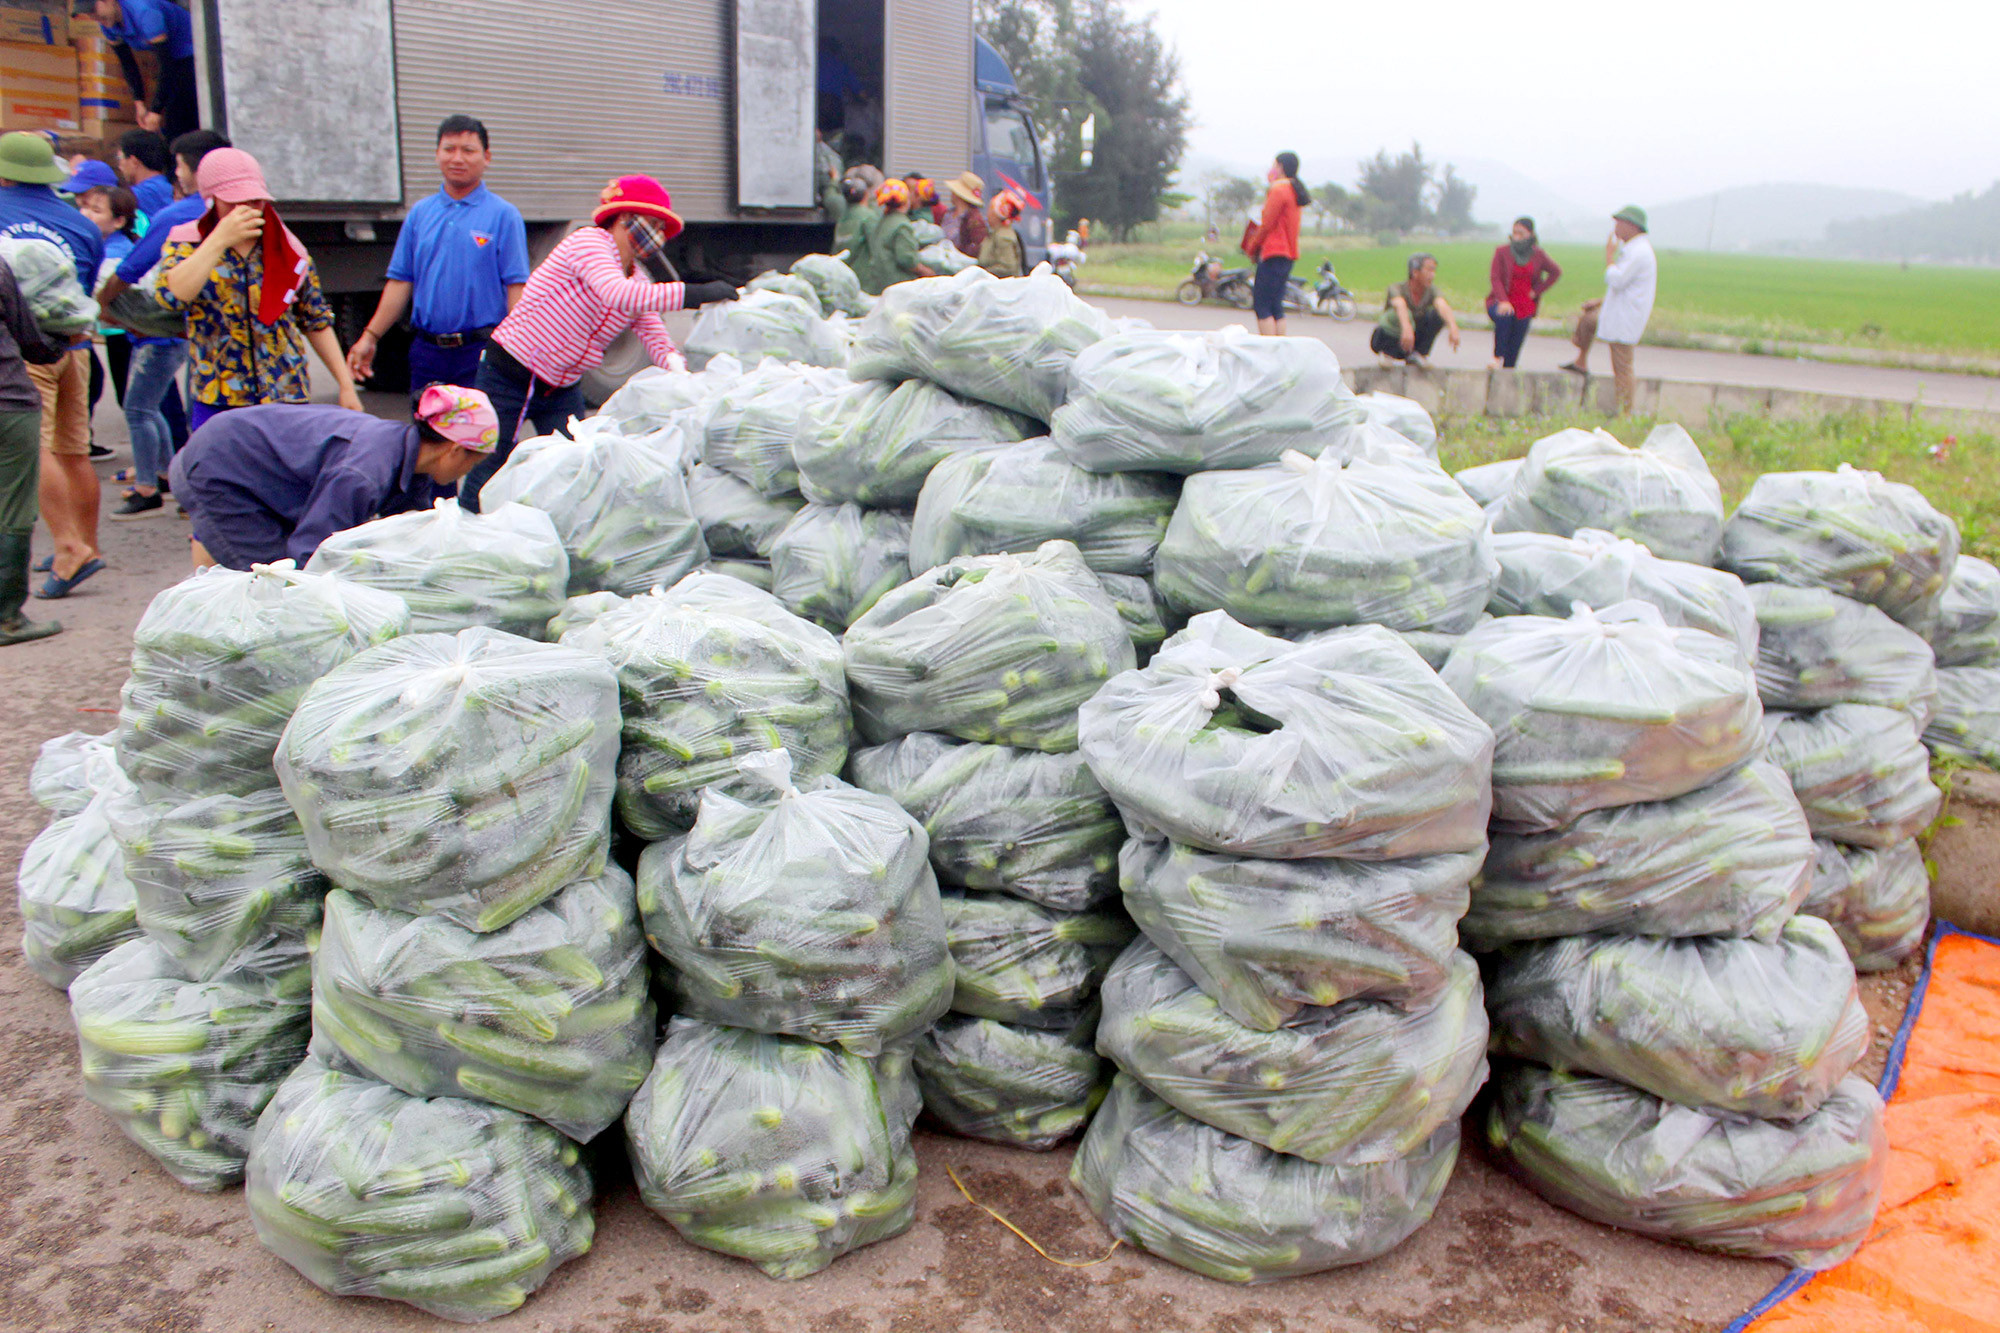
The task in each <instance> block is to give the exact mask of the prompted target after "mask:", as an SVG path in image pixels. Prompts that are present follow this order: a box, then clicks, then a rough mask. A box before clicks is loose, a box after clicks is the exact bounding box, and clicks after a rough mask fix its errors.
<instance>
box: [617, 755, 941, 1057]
mask: <svg viewBox="0 0 2000 1333" xmlns="http://www.w3.org/2000/svg"><path fill="white" fill-rule="evenodd" d="M743 773H744V776H745V777H746V778H748V779H750V780H751V781H753V782H756V783H759V784H763V786H764V791H763V793H762V795H761V797H753V798H751V799H749V800H738V799H736V798H735V797H732V796H728V795H725V794H724V793H723V792H722V791H720V790H718V789H716V788H710V789H709V790H708V791H707V792H706V793H704V794H703V796H702V801H701V814H700V816H699V817H698V818H697V819H696V820H695V825H694V829H693V831H692V832H690V833H689V834H687V835H686V836H685V837H681V838H675V839H673V840H671V841H669V842H661V843H655V844H653V846H651V847H649V848H647V849H646V852H645V854H644V855H643V856H641V857H640V858H639V907H640V910H641V911H642V912H643V913H644V916H645V922H646V937H647V938H648V939H649V940H651V941H652V944H653V947H654V948H655V949H658V950H659V951H660V953H661V954H662V955H663V956H665V958H666V959H667V961H668V962H669V963H671V964H672V965H673V978H674V985H675V989H676V991H677V994H678V998H679V1001H680V1011H681V1012H682V1013H685V1014H689V1015H691V1016H693V1017H696V1018H702V1019H705V1020H707V1021H709V1022H713V1023H727V1024H729V1025H730V1026H731V1027H739V1028H750V1029H753V1030H755V1031H758V1032H770V1033H782V1034H787V1035H791V1036H799V1037H805V1038H808V1039H809V1040H812V1041H818V1042H829V1043H838V1044H839V1045H841V1046H842V1047H844V1048H846V1049H847V1050H850V1051H855V1052H858V1053H860V1054H862V1055H866V1056H875V1055H879V1054H880V1053H881V1052H882V1050H883V1049H884V1048H885V1047H887V1046H889V1045H891V1044H893V1043H895V1042H898V1041H900V1040H902V1039H904V1038H906V1037H911V1036H914V1035H915V1034H917V1033H919V1032H921V1031H923V1030H924V1029H925V1028H927V1027H929V1026H930V1025H931V1023H932V1021H933V1020H935V1019H936V1018H937V1016H938V1015H939V1014H941V1013H943V1012H944V1011H945V1007H946V1006H947V1005H948V1004H949V1003H950V1002H951V984H952V970H951V957H950V954H949V953H948V952H947V947H946V941H945V922H944V914H943V908H942V906H941V905H940V902H939V898H938V887H937V877H936V876H935V875H933V874H932V873H931V868H930V865H929V863H928V862H927V861H925V859H924V854H925V851H926V850H927V848H928V840H927V839H926V838H925V837H924V831H923V829H922V827H920V826H919V825H918V824H917V822H916V821H915V820H913V819H911V818H910V817H909V815H907V814H905V813H904V812H903V810H902V808H901V807H900V806H898V805H897V804H896V803H895V802H894V801H891V800H889V799H888V798H887V797H885V796H877V795H875V794H874V793H873V792H865V791H862V790H860V789H859V788H857V787H850V786H848V785H847V784H846V783H845V782H842V781H841V780H840V779H838V778H833V777H817V778H811V779H803V778H802V779H800V780H799V782H798V785H796V786H794V785H793V781H792V775H791V769H790V762H789V756H787V755H786V754H785V753H784V752H783V751H782V750H780V751H776V752H773V753H770V754H758V755H752V756H750V757H749V758H748V759H746V760H744V761H743Z"/></svg>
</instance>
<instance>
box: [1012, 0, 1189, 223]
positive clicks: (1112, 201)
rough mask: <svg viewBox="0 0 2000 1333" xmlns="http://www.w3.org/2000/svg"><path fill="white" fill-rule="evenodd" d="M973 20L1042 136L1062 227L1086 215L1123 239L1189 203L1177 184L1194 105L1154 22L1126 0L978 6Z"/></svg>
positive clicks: (1024, 0)
mask: <svg viewBox="0 0 2000 1333" xmlns="http://www.w3.org/2000/svg"><path fill="white" fill-rule="evenodd" d="M974 15H975V18H976V20H977V22H978V24H979V31H980V34H981V35H982V36H984V37H985V38H986V40H987V41H989V42H991V43H993V47H994V49H995V50H997V51H998V52H999V53H1000V56H1001V58H1002V59H1003V60H1005V61H1006V62H1007V67H1008V68H1009V69H1011V70H1013V72H1014V80H1015V82H1016V83H1017V84H1018V85H1019V86H1020V89H1021V94H1022V96H1023V97H1025V98H1026V99H1027V100H1028V102H1029V105H1030V107H1031V109H1032V111H1033V114H1034V117H1035V123H1036V125H1038V126H1039V127H1040V129H1041V131H1042V137H1043V144H1042V147H1043V149H1044V151H1045V152H1047V153H1048V155H1049V172H1050V175H1051V177H1052V178H1053V180H1054V182H1055V193H1056V217H1057V220H1058V223H1059V224H1060V225H1068V224H1069V223H1071V222H1074V221H1075V220H1076V219H1077V218H1079V217H1087V218H1090V219H1092V220H1093V223H1095V224H1097V225H1099V226H1102V227H1104V228H1106V229H1108V230H1109V231H1110V232H1111V233H1112V235H1113V236H1115V237H1116V238H1118V239H1120V240H1126V239H1129V238H1130V236H1131V233H1132V229H1133V228H1135V227H1137V226H1139V225H1140V224H1141V223H1146V222H1152V221H1155V220H1157V219H1158V218H1159V216H1160V212H1161V210H1162V209H1163V208H1171V207H1175V206H1178V205H1179V204H1180V203H1182V202H1184V201H1185V197H1184V196H1179V195H1176V194H1174V192H1173V190H1172V183H1173V178H1174V173H1175V172H1176V171H1177V170H1179V168H1180V162H1181V154H1182V153H1183V152H1185V151H1186V149H1187V132H1188V125H1189V111H1188V98H1187V93H1186V91H1185V89H1183V87H1182V86H1181V66H1180V59H1179V57H1178V56H1176V55H1175V54H1174V52H1173V51H1172V50H1170V49H1169V48H1168V47H1167V45H1166V44H1165V43H1164V42H1162V41H1161V40H1160V37H1159V34H1158V33H1156V32H1154V31H1153V25H1152V23H1151V22H1150V21H1149V20H1147V19H1144V18H1138V19H1135V18H1133V17H1131V16H1130V15H1128V14H1127V13H1126V12H1125V9H1124V5H1123V4H1122V3H1121V0H977V3H976V5H975V8H974ZM1086 124H1088V125H1089V126H1090V127H1091V128H1092V130H1094V132H1095V137H1094V143H1093V144H1092V146H1091V150H1090V153H1089V160H1088V162H1087V163H1086V161H1085V146H1084V126H1085V125H1086Z"/></svg>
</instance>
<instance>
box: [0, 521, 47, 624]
mask: <svg viewBox="0 0 2000 1333" xmlns="http://www.w3.org/2000/svg"><path fill="white" fill-rule="evenodd" d="M30 554H31V551H30V541H29V534H28V533H25V532H0V646H4V645H6V644H10V643H27V642H28V641H29V640H31V639H46V638H48V637H49V635H51V634H60V633H62V626H61V625H59V624H58V623H56V622H55V621H53V620H30V619H28V618H27V617H26V616H24V615H22V614H21V608H22V607H24V606H26V605H27V604H28V561H29V559H30Z"/></svg>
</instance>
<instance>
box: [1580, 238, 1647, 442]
mask: <svg viewBox="0 0 2000 1333" xmlns="http://www.w3.org/2000/svg"><path fill="white" fill-rule="evenodd" d="M1659 277H1660V261H1659V259H1658V258H1657V257H1656V256H1655V255H1654V254H1653V242H1652V241H1651V239H1649V238H1648V237H1647V235H1646V210H1645V209H1643V208H1640V207H1639V206H1638V205H1637V204H1627V205H1626V206H1625V207H1623V208H1621V209H1619V210H1618V211H1617V212H1616V213H1613V214H1612V215H1611V235H1610V237H1609V238H1608V239H1607V240H1606V241H1605V242H1604V295H1603V296H1602V297H1600V298H1595V299H1592V300H1589V301H1585V302H1584V303H1583V312H1582V313H1581V314H1580V315H1578V316H1577V320H1576V332H1575V333H1574V334H1573V335H1571V338H1570V341H1572V342H1574V343H1575V344H1576V360H1574V361H1572V362H1569V363H1567V364H1565V365H1564V366H1563V367H1562V369H1564V370H1568V371H1572V372H1574V373H1576V374H1578V375H1588V374H1589V373H1590V344H1591V342H1592V340H1594V339H1602V340H1603V342H1604V344H1605V346H1607V347H1608V348H1610V349H1611V379H1612V382H1613V384H1615V385H1616V387H1617V391H1618V412H1619V415H1621V416H1622V415H1624V414H1625V413H1627V412H1630V411H1631V410H1632V398H1633V395H1634V394H1635V393H1636V392H1637V391H1638V387H1639V381H1638V377H1637V375H1636V374H1635V373H1634V371H1633V367H1632V352H1633V350H1634V349H1635V348H1636V347H1638V345H1639V340H1640V339H1641V338H1643V337H1645V336H1646V321H1647V320H1649V319H1651V318H1652V317H1653V296H1654V293H1655V291H1656V290H1657V288H1658V286H1659Z"/></svg>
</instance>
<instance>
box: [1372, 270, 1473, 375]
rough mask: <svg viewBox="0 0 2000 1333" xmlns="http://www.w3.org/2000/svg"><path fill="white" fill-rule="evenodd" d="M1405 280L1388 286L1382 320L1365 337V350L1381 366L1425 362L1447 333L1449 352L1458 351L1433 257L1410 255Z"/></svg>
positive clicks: (1455, 327) (1454, 317)
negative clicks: (1378, 359) (1442, 334)
mask: <svg viewBox="0 0 2000 1333" xmlns="http://www.w3.org/2000/svg"><path fill="white" fill-rule="evenodd" d="M1406 271H1407V272H1408V273H1409V277H1407V278H1405V279H1404V280H1403V281H1402V282H1394V283H1390V284H1389V291H1388V293H1387V295H1385V296H1384V297H1383V299H1382V318H1380V319H1379V320H1377V321H1376V322H1375V328H1374V331H1373V332H1371V333H1370V334H1369V335H1368V349H1369V350H1370V351H1372V352H1374V353H1375V354H1376V355H1377V356H1378V357H1380V358H1381V359H1382V364H1383V365H1384V366H1391V365H1394V364H1395V363H1396V362H1398V361H1407V362H1408V363H1409V364H1411V365H1413V366H1422V365H1425V364H1427V363H1428V361H1429V358H1430V354H1431V348H1432V346H1434V345H1435V344H1436V342H1437V336H1438V334H1439V333H1443V332H1447V331H1448V332H1449V333H1450V335H1451V350H1452V351H1454V352H1456V351H1457V350H1458V341H1459V333H1458V316H1457V315H1455V314H1453V313H1452V309H1451V303H1450V302H1448V301H1446V300H1445V299H1444V296H1443V294H1442V293H1440V292H1439V291H1438V287H1437V271H1438V262H1437V256H1436V255H1432V254H1426V253H1424V252H1422V251H1418V252H1417V253H1416V254H1413V255H1411V256H1410V262H1409V264H1408V266H1407V269H1406Z"/></svg>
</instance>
